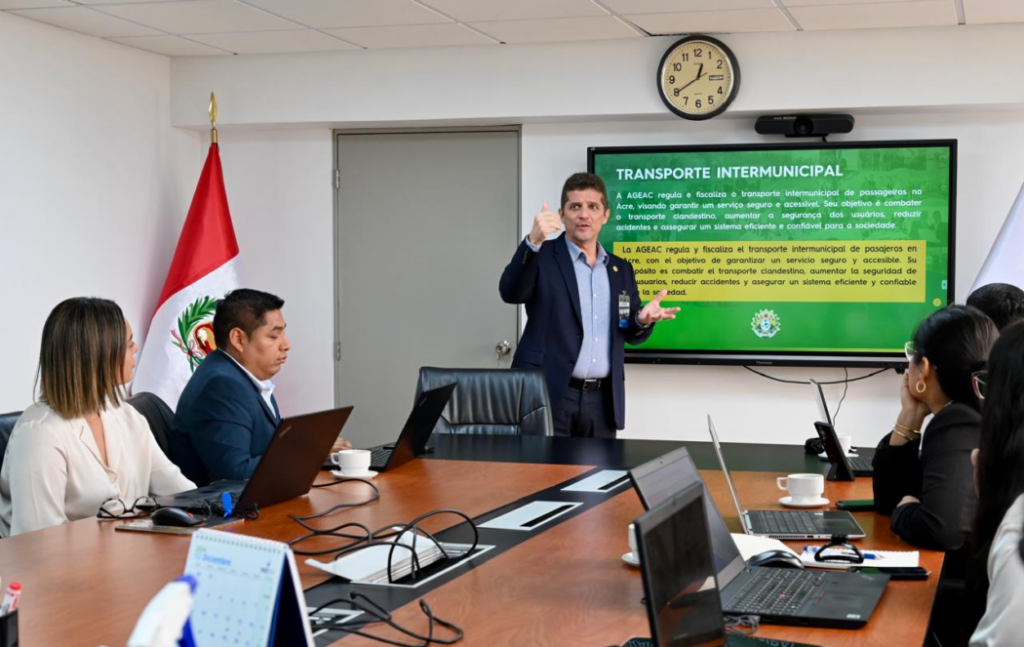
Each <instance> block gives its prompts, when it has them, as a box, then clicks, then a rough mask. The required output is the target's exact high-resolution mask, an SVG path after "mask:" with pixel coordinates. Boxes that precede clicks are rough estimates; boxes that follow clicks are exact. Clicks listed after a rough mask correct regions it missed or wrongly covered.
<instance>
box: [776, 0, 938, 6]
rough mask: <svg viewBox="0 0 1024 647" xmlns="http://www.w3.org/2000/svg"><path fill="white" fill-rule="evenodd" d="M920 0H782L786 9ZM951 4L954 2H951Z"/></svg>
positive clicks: (914, 0)
mask: <svg viewBox="0 0 1024 647" xmlns="http://www.w3.org/2000/svg"><path fill="white" fill-rule="evenodd" d="M917 1H918V0H782V4H784V5H786V7H819V6H823V5H843V4H892V3H895V2H917ZM949 2H950V3H952V2H953V0H949Z"/></svg>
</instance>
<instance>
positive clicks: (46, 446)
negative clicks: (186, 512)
mask: <svg viewBox="0 0 1024 647" xmlns="http://www.w3.org/2000/svg"><path fill="white" fill-rule="evenodd" d="M137 351H138V345H137V344H136V343H135V341H134V339H133V338H132V329H131V326H130V325H129V324H128V322H127V321H126V320H125V318H124V315H123V314H122V313H121V308H119V307H118V306H117V304H116V303H114V302H113V301H107V300H106V299H94V298H84V297H81V298H74V299H68V300H67V301H64V302H63V303H61V304H60V305H58V306H57V307H56V308H54V309H53V312H51V313H50V316H49V317H48V318H47V320H46V324H45V325H44V326H43V341H42V348H41V349H40V351H39V401H38V402H36V403H35V404H33V405H32V406H30V407H29V408H28V409H26V410H25V412H24V413H23V414H22V415H21V417H20V418H19V419H18V423H17V424H16V425H15V427H14V431H13V432H12V433H11V439H10V442H9V443H8V445H7V454H6V456H5V458H4V461H3V468H2V469H0V537H9V536H13V535H18V534H21V533H25V532H31V531H33V530H39V529H41V528H48V527H50V526H56V525H59V524H62V523H66V522H68V521H75V520H76V519H83V518H86V517H93V516H96V513H97V511H98V510H99V508H100V506H101V505H102V504H103V503H104V502H105V501H106V500H107V499H111V498H119V499H120V500H121V501H124V502H125V504H126V505H128V506H131V505H132V504H133V503H134V502H135V501H136V500H137V499H139V498H141V497H145V496H147V495H155V496H160V495H166V494H173V493H175V492H180V491H182V490H188V489H191V488H193V487H195V486H194V485H193V484H192V482H191V481H189V480H188V479H186V478H185V477H184V476H182V474H181V470H179V469H178V467H177V466H176V465H174V464H173V463H172V462H171V461H170V460H168V458H167V456H165V455H164V453H163V452H162V451H161V450H160V446H159V445H157V443H156V440H155V439H154V438H153V434H152V432H151V431H150V428H149V424H148V423H147V422H146V419H145V418H143V417H142V415H141V414H140V413H139V412H138V411H136V410H135V408H134V407H132V406H130V405H128V404H126V403H124V385H125V383H126V382H128V381H129V380H130V379H131V377H132V371H133V370H134V369H135V353H136V352H137Z"/></svg>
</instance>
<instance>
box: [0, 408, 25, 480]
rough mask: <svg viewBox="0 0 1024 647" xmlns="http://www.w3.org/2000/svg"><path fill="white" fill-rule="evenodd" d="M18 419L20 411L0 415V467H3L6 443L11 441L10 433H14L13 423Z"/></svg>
mask: <svg viewBox="0 0 1024 647" xmlns="http://www.w3.org/2000/svg"><path fill="white" fill-rule="evenodd" d="M20 417H21V412H20V411H15V412H14V413H0V467H3V465H4V456H5V455H6V454H7V442H8V441H9V440H10V439H11V432H12V431H14V423H16V422H18V418H20Z"/></svg>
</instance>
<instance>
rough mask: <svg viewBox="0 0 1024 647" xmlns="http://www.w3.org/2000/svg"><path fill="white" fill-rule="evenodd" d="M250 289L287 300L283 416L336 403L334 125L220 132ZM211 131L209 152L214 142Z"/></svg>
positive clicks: (280, 379)
mask: <svg viewBox="0 0 1024 647" xmlns="http://www.w3.org/2000/svg"><path fill="white" fill-rule="evenodd" d="M219 140H220V154H221V161H222V163H223V167H224V187H225V189H226V191H227V194H228V202H229V204H230V206H231V220H232V222H233V223H234V225H235V234H236V236H237V237H238V246H239V249H240V253H239V257H240V259H241V262H242V271H243V276H244V277H245V282H246V284H247V286H248V287H251V288H255V289H257V290H266V291H267V292H272V293H274V294H276V295H278V296H280V297H281V298H282V299H284V301H285V305H284V316H285V320H286V321H287V322H288V338H289V340H290V341H291V343H292V350H291V352H290V353H289V354H288V363H287V364H286V365H285V366H284V368H283V369H282V370H281V372H280V373H278V374H277V376H276V377H275V378H274V383H275V384H276V387H277V391H276V393H277V399H278V402H279V404H280V406H281V413H282V414H283V415H286V416H287V415H293V414H298V413H308V412H310V411H319V410H321V409H327V408H330V407H332V406H333V402H334V242H333V240H334V239H333V236H334V202H333V200H334V174H333V171H332V169H333V168H334V165H333V162H332V155H333V148H332V140H331V131H330V129H326V128H325V129H319V130H317V129H310V130H287V131H252V132H233V133H227V132H222V133H220V137H219ZM208 143H209V142H208V139H207V138H206V137H205V136H204V149H205V146H206V145H208Z"/></svg>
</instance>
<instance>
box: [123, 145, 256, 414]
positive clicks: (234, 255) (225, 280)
mask: <svg viewBox="0 0 1024 647" xmlns="http://www.w3.org/2000/svg"><path fill="white" fill-rule="evenodd" d="M240 286H241V271H240V267H239V263H238V241H237V240H235V229H234V227H232V226H231V213H230V212H229V211H228V197H227V194H226V193H225V192H224V174H223V172H222V171H221V167H220V149H219V148H218V147H217V144H211V145H210V153H209V155H207V157H206V166H204V167H203V174H202V175H201V176H200V177H199V185H198V186H196V194H195V196H194V197H193V198H192V206H191V207H189V210H188V217H187V218H185V226H184V227H182V230H181V237H180V238H179V239H178V247H177V249H175V250H174V260H172V261H171V269H170V271H168V272H167V280H166V281H164V289H163V291H161V292H160V299H159V301H157V306H156V314H154V315H153V321H152V323H151V324H150V327H149V333H148V334H147V335H146V343H145V346H143V348H142V356H141V358H140V359H139V366H138V369H137V370H136V372H135V381H134V382H133V383H132V392H133V393H142V392H144V391H148V392H150V393H155V394H156V395H158V396H160V398H161V399H162V400H163V401H164V402H166V403H167V406H169V407H170V408H171V409H172V410H174V409H176V408H177V407H178V398H179V397H181V392H182V390H184V388H185V384H186V383H187V382H188V380H189V378H190V377H192V373H193V372H194V371H195V370H196V368H197V367H198V366H199V364H200V363H201V362H202V361H203V358H205V357H206V356H207V355H208V354H209V353H211V352H212V351H213V350H214V349H215V348H216V347H217V346H216V344H215V342H214V339H213V314H214V312H215V311H216V309H217V300H218V299H220V298H221V297H223V296H224V295H225V294H226V293H228V292H230V291H231V290H234V289H235V288H238V287H240Z"/></svg>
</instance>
